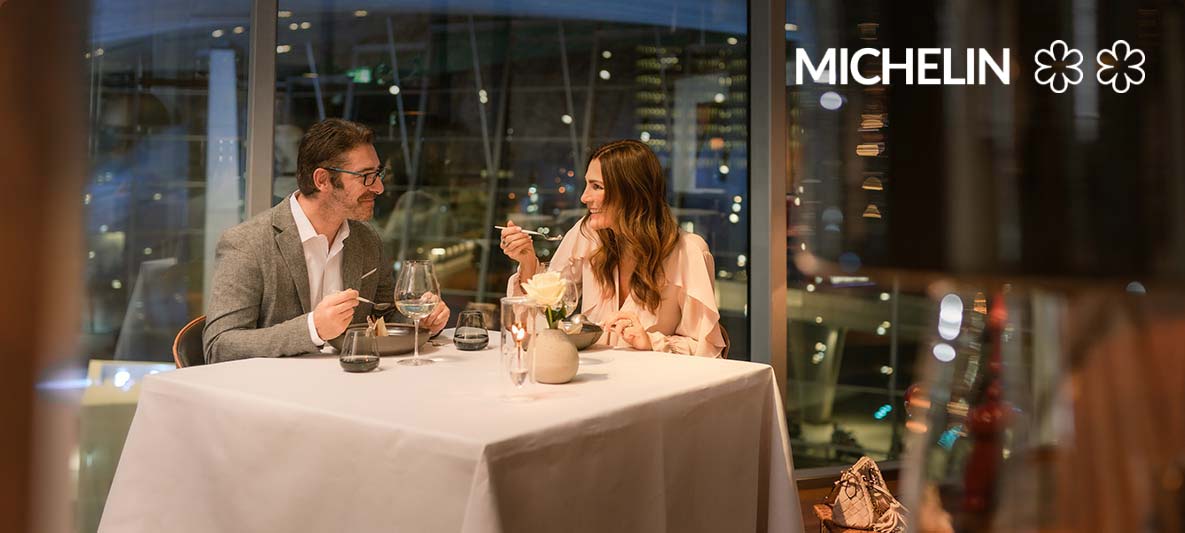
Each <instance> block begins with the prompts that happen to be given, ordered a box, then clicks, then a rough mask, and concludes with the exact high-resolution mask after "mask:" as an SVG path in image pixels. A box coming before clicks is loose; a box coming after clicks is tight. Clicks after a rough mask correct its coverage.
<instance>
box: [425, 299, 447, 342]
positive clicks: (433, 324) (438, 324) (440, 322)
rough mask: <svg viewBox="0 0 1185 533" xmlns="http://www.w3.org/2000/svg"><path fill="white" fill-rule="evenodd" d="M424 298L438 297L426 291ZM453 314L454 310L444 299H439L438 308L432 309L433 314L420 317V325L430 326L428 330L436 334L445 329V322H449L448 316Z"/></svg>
mask: <svg viewBox="0 0 1185 533" xmlns="http://www.w3.org/2000/svg"><path fill="white" fill-rule="evenodd" d="M424 298H433V299H436V298H437V297H436V296H435V295H433V294H432V293H425V294H424ZM451 314H452V312H451V311H449V309H448V305H445V303H444V302H443V301H438V303H437V304H436V308H435V309H433V310H432V314H430V315H428V316H426V317H424V318H422V319H420V325H421V326H423V327H425V328H428V331H431V332H432V334H433V335H435V334H437V333H440V330H442V329H444V326H445V324H448V317H449V315H451Z"/></svg>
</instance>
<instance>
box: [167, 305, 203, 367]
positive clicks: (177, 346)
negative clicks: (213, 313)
mask: <svg viewBox="0 0 1185 533" xmlns="http://www.w3.org/2000/svg"><path fill="white" fill-rule="evenodd" d="M205 327H206V315H202V316H199V317H197V318H195V319H193V320H191V321H190V322H189V323H188V324H186V325H185V326H184V327H182V328H181V331H178V332H177V337H176V338H174V339H173V362H174V363H176V364H177V368H185V367H187V366H197V365H204V364H206V354H205V353H204V352H203V351H202V329H203V328H205Z"/></svg>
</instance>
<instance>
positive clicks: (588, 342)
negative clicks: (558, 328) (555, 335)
mask: <svg viewBox="0 0 1185 533" xmlns="http://www.w3.org/2000/svg"><path fill="white" fill-rule="evenodd" d="M601 333H604V330H602V329H601V326H598V325H596V324H585V325H584V329H582V330H581V331H580V333H569V334H568V340H570V341H572V344H575V345H576V349H577V350H583V349H585V348H588V347H589V346H592V345H593V343H595V342H597V339H599V338H601Z"/></svg>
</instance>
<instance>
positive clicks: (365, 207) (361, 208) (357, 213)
mask: <svg viewBox="0 0 1185 533" xmlns="http://www.w3.org/2000/svg"><path fill="white" fill-rule="evenodd" d="M333 196H334V203H335V204H337V206H338V207H339V208H340V209H341V210H342V212H344V213H345V214H346V218H348V219H350V220H358V221H362V222H365V221H367V220H370V219H371V218H374V203H373V200H374V199H375V198H376V196H375V195H373V194H370V193H366V194H363V195H362V196H359V197H358V199H356V200H351V199H350V198H349V197H347V196H346V192H345V190H335V191H334V195H333ZM368 199H369V200H372V201H371V202H369V203H363V202H365V201H366V200H368Z"/></svg>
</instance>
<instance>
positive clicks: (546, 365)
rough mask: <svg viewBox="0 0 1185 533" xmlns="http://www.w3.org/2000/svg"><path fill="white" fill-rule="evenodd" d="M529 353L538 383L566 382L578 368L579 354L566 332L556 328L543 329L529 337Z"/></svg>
mask: <svg viewBox="0 0 1185 533" xmlns="http://www.w3.org/2000/svg"><path fill="white" fill-rule="evenodd" d="M530 351H531V355H532V360H533V361H534V366H535V381H538V382H539V383H551V384H559V383H567V382H569V381H572V378H573V377H575V376H576V371H577V370H579V369H580V356H579V355H577V353H576V345H574V344H572V341H570V340H568V334H567V333H564V332H563V331H561V330H558V329H544V330H541V331H539V333H537V334H535V336H534V338H532V339H531V348H530Z"/></svg>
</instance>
